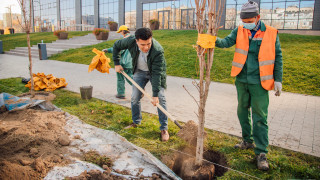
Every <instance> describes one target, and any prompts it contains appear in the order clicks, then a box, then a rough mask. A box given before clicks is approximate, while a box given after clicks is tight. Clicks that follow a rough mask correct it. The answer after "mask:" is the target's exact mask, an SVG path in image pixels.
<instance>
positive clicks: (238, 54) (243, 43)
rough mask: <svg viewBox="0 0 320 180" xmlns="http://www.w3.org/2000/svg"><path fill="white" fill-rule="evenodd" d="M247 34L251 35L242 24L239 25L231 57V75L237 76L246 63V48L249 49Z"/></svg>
mask: <svg viewBox="0 0 320 180" xmlns="http://www.w3.org/2000/svg"><path fill="white" fill-rule="evenodd" d="M249 36H251V32H250V31H249V30H248V31H246V29H244V28H243V26H239V28H238V34H237V39H236V50H235V53H234V57H233V62H232V69H231V76H233V77H235V76H237V75H238V74H239V73H240V72H241V70H242V68H243V66H244V63H246V60H247V55H248V50H249Z"/></svg>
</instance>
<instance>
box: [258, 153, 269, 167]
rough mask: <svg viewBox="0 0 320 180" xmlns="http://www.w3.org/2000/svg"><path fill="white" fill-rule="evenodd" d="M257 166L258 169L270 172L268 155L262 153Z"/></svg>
mask: <svg viewBox="0 0 320 180" xmlns="http://www.w3.org/2000/svg"><path fill="white" fill-rule="evenodd" d="M257 166H258V169H260V170H263V171H267V170H269V163H268V161H267V155H266V154H265V153H260V154H259V155H258V156H257Z"/></svg>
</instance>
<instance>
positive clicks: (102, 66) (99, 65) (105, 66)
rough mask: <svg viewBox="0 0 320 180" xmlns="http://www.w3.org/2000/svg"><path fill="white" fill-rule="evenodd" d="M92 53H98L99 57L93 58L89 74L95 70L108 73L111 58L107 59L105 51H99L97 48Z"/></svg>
mask: <svg viewBox="0 0 320 180" xmlns="http://www.w3.org/2000/svg"><path fill="white" fill-rule="evenodd" d="M92 52H94V53H96V54H97V55H96V56H95V57H93V59H92V61H91V63H90V65H89V69H88V72H91V71H93V70H94V69H97V70H98V71H100V72H102V73H108V74H109V69H110V68H111V66H110V65H109V63H110V62H111V60H110V58H107V56H106V55H105V53H104V52H103V51H99V50H97V49H96V48H93V49H92Z"/></svg>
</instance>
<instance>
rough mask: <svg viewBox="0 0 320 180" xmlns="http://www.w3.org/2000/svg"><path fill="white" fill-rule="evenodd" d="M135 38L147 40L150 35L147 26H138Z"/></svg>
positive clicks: (150, 32)
mask: <svg viewBox="0 0 320 180" xmlns="http://www.w3.org/2000/svg"><path fill="white" fill-rule="evenodd" d="M135 36H136V40H139V39H142V40H148V39H149V38H151V37H152V31H151V30H150V29H149V28H139V29H137V30H136V33H135Z"/></svg>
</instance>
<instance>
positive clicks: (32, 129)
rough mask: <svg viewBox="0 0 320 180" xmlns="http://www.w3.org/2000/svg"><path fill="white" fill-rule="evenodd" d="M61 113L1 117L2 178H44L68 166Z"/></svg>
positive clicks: (25, 112) (22, 112) (26, 112)
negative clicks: (65, 165) (62, 141)
mask: <svg viewBox="0 0 320 180" xmlns="http://www.w3.org/2000/svg"><path fill="white" fill-rule="evenodd" d="M65 122H66V119H65V115H64V113H62V112H54V111H43V110H34V109H25V110H20V111H15V112H5V113H2V114H0V139H1V141H0V179H42V178H43V177H45V175H46V174H47V172H48V171H49V170H50V169H51V168H52V167H53V166H56V165H58V164H61V165H63V164H66V163H67V160H66V159H65V158H64V157H63V154H64V153H65V152H66V147H64V146H62V145H61V144H60V143H59V141H58V140H59V138H60V137H61V136H63V135H66V134H67V133H66V132H65V131H64V126H65Z"/></svg>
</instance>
